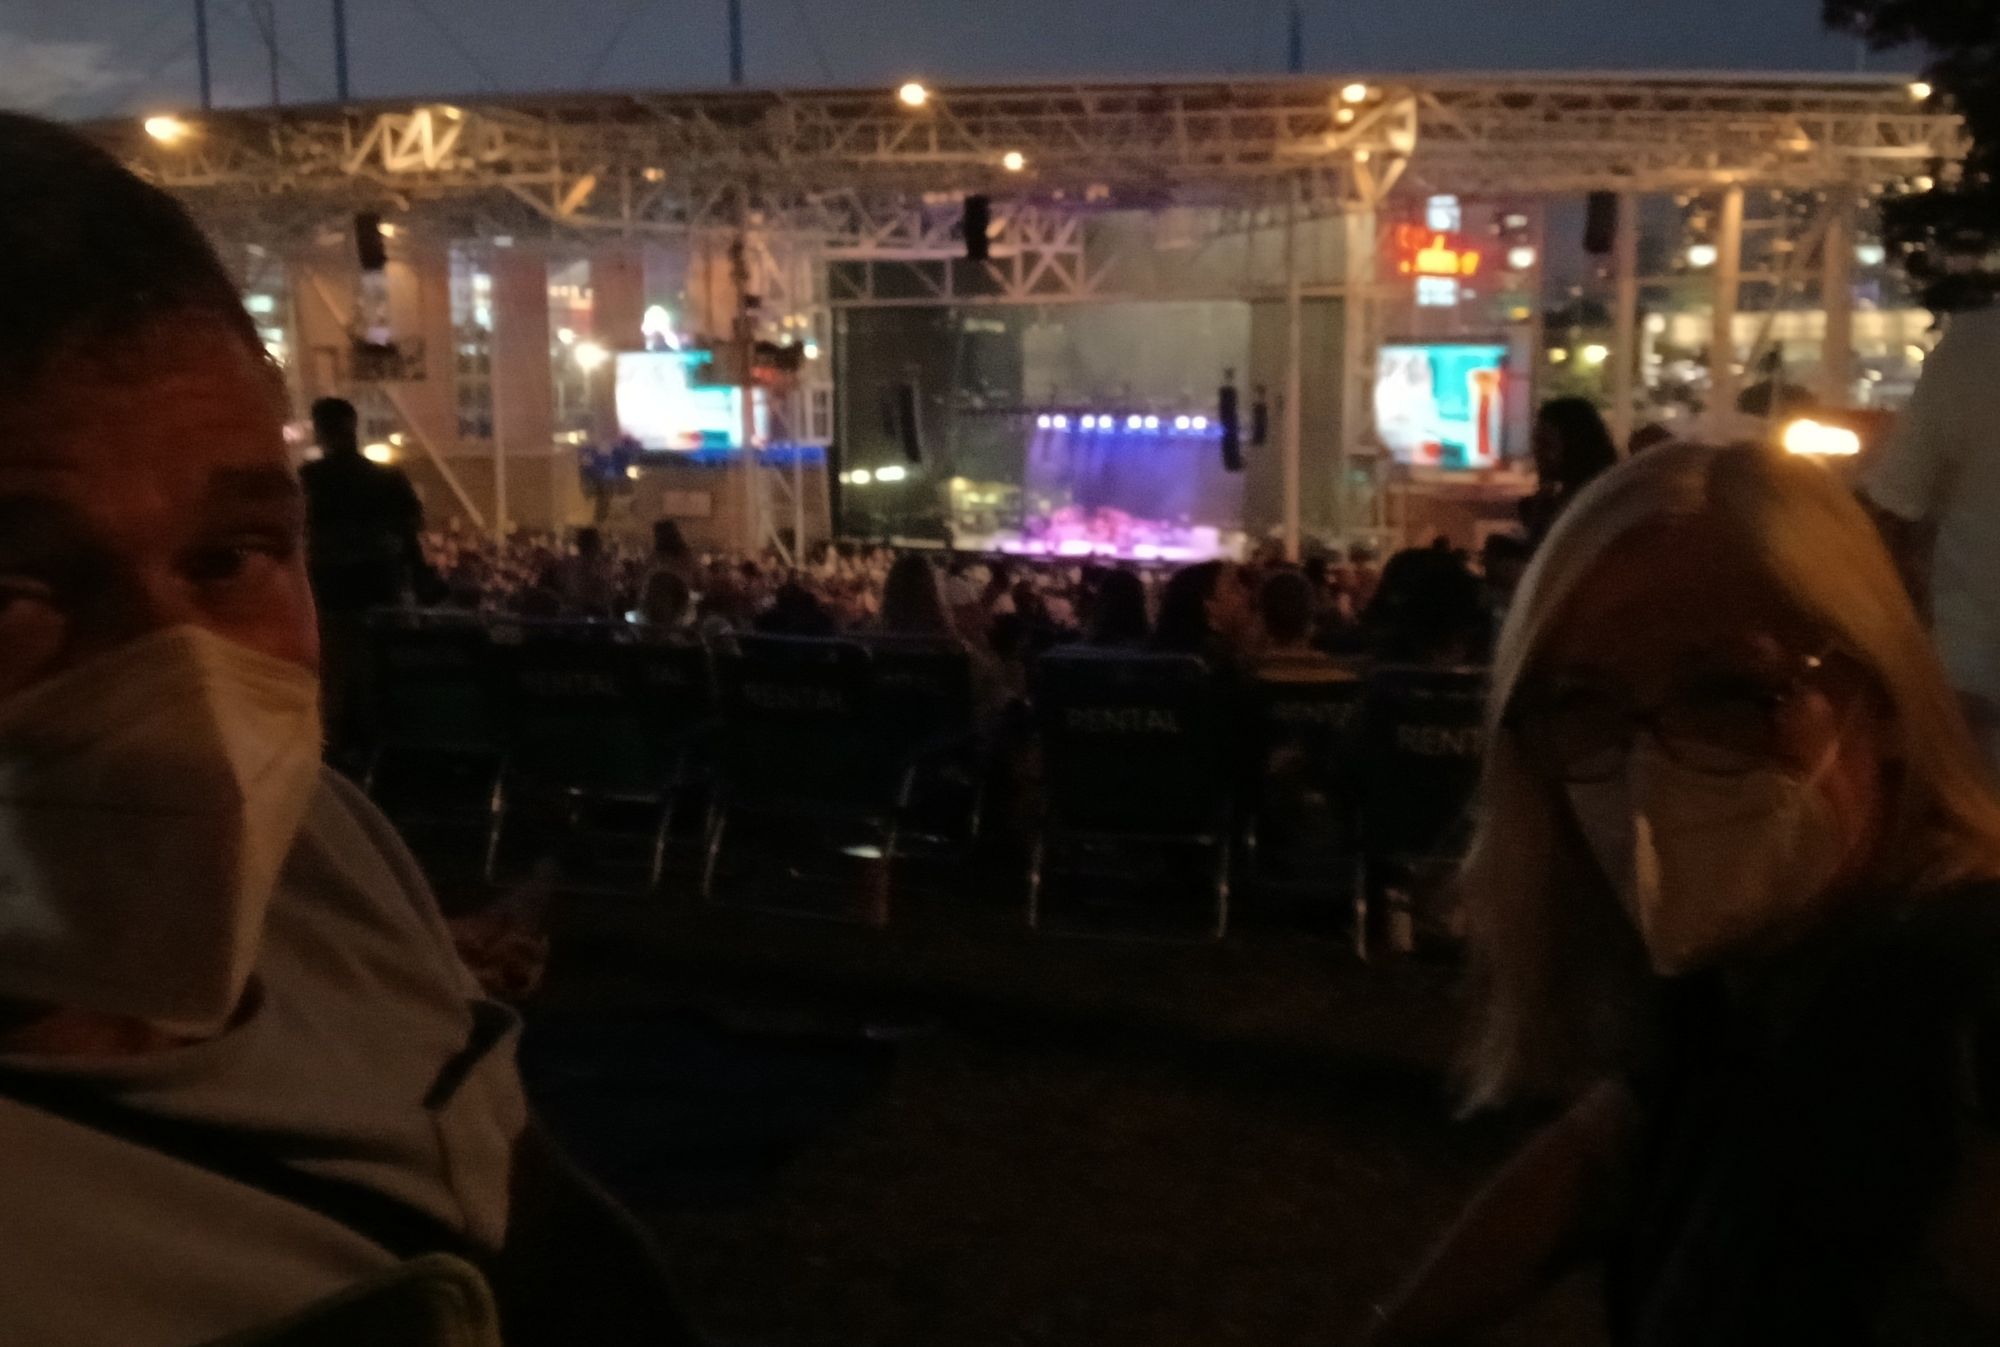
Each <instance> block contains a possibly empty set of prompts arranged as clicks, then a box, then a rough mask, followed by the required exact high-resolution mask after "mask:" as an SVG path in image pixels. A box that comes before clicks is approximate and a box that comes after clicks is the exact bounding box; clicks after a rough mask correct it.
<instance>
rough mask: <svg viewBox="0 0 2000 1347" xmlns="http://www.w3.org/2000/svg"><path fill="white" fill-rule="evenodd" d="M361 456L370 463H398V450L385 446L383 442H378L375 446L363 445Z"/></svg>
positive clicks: (391, 446)
mask: <svg viewBox="0 0 2000 1347" xmlns="http://www.w3.org/2000/svg"><path fill="white" fill-rule="evenodd" d="M361 456H362V457H363V458H365V459H367V460H368V461H369V462H370V463H394V462H395V461H396V450H395V446H393V445H389V444H384V443H383V442H382V441H380V440H377V441H375V443H373V444H368V445H363V446H362V449H361Z"/></svg>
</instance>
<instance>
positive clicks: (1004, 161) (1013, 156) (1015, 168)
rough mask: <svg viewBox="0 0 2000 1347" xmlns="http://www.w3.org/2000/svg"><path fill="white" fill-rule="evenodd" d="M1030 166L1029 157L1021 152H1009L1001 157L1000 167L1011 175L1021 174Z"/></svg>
mask: <svg viewBox="0 0 2000 1347" xmlns="http://www.w3.org/2000/svg"><path fill="white" fill-rule="evenodd" d="M1027 166H1028V156H1027V155H1025V154H1022V153H1021V152H1020V151H1019V150H1009V151H1007V153H1005V154H1003V155H1001V156H1000V167H1002V168H1004V169H1006V170H1007V171H1008V172H1009V173H1019V172H1020V171H1021V170H1022V169H1024V168H1026V167H1027Z"/></svg>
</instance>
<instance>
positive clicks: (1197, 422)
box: [1194, 416, 1208, 430]
mask: <svg viewBox="0 0 2000 1347" xmlns="http://www.w3.org/2000/svg"><path fill="white" fill-rule="evenodd" d="M1194 428H1195V429H1196V430H1207V429H1208V418H1207V417H1206V416H1197V417H1196V418H1195V419H1194Z"/></svg>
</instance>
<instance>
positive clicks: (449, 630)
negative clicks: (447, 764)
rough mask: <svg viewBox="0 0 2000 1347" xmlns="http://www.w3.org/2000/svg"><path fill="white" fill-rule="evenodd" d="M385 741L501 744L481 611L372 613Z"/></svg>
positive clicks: (467, 746)
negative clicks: (437, 614) (475, 615)
mask: <svg viewBox="0 0 2000 1347" xmlns="http://www.w3.org/2000/svg"><path fill="white" fill-rule="evenodd" d="M369 634H370V637H371V644H372V647H373V648H372V651H371V657H372V659H373V662H374V679H375V704H376V718H377V724H378V726H379V731H380V734H381V736H382V740H383V742H384V744H385V745H391V746H394V747H398V748H422V749H461V750H480V751H494V752H497V751H498V750H499V749H500V748H501V746H502V744H503V742H504V739H505V733H504V728H503V727H504V718H503V716H502V714H501V707H500V703H499V688H498V686H497V683H496V679H495V671H494V663H493V646H492V642H491V641H490V639H489V638H488V635H487V632H486V629H485V628H484V627H483V626H481V625H480V623H479V621H478V620H477V619H476V618H473V617H471V616H469V615H454V616H453V617H451V618H442V617H433V616H428V615H423V614H409V613H399V612H385V613H381V614H378V615H376V616H375V617H374V618H372V619H371V621H370V628H369Z"/></svg>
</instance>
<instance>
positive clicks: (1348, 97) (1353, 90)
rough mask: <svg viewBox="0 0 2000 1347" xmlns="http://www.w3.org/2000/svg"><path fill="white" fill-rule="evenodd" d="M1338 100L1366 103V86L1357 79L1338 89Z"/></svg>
mask: <svg viewBox="0 0 2000 1347" xmlns="http://www.w3.org/2000/svg"><path fill="white" fill-rule="evenodd" d="M1340 101H1341V102H1343V103H1366V102H1367V101H1368V86H1367V85H1365V84H1362V83H1361V82H1360V81H1358V80H1357V81H1356V82H1355V83H1353V84H1350V85H1348V86H1347V87H1346V88H1344V89H1342V90H1341V91H1340Z"/></svg>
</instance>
